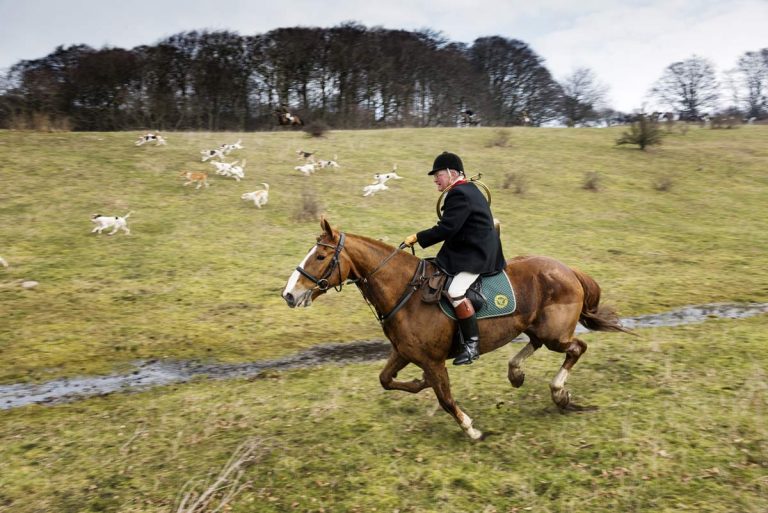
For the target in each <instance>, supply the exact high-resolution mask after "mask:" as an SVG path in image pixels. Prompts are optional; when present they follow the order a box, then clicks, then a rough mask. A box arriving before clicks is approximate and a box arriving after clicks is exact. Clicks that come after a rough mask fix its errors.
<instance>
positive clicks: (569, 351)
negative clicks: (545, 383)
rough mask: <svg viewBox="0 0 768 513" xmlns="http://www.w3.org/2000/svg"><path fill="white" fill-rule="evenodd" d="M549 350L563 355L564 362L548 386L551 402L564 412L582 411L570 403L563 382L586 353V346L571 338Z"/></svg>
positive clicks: (581, 341) (582, 342) (568, 393)
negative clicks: (567, 410) (568, 410)
mask: <svg viewBox="0 0 768 513" xmlns="http://www.w3.org/2000/svg"><path fill="white" fill-rule="evenodd" d="M547 347H548V348H549V349H552V350H553V351H558V352H561V353H562V352H564V353H565V361H564V362H563V365H562V367H560V370H559V371H557V374H555V377H554V378H553V379H552V382H551V383H550V384H549V391H550V392H551V394H552V401H554V403H555V404H556V405H557V406H558V408H560V409H562V410H565V409H570V410H580V409H583V408H581V407H578V406H576V405H574V404H572V403H571V393H570V392H569V391H568V390H567V389H566V388H565V381H566V380H567V379H568V375H569V374H570V373H571V368H573V366H574V365H576V362H577V361H579V358H581V355H583V354H584V353H585V352H586V351H587V344H586V343H585V342H584V341H583V340H581V339H578V338H575V337H574V338H572V339H570V340H569V341H568V342H565V343H561V344H559V345H558V346H557V347H550V346H549V345H547Z"/></svg>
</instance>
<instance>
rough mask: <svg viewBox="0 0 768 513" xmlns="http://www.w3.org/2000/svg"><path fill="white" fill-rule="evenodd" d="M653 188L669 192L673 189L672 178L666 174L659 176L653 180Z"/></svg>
mask: <svg viewBox="0 0 768 513" xmlns="http://www.w3.org/2000/svg"><path fill="white" fill-rule="evenodd" d="M653 188H654V189H655V190H657V191H659V192H667V191H669V190H670V189H672V179H671V178H669V177H666V176H665V177H664V178H659V179H658V180H656V181H655V182H653Z"/></svg>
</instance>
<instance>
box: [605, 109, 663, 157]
mask: <svg viewBox="0 0 768 513" xmlns="http://www.w3.org/2000/svg"><path fill="white" fill-rule="evenodd" d="M661 138H662V135H661V130H659V123H658V122H657V121H656V120H654V119H651V118H649V117H648V116H646V115H645V114H640V115H639V116H638V118H637V121H634V122H633V123H632V125H631V126H630V127H629V132H624V133H623V134H622V136H621V137H619V138H618V139H617V140H616V144H637V145H639V146H640V149H641V150H645V147H646V146H651V145H653V144H661Z"/></svg>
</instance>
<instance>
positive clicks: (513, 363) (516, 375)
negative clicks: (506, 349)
mask: <svg viewBox="0 0 768 513" xmlns="http://www.w3.org/2000/svg"><path fill="white" fill-rule="evenodd" d="M539 347H541V343H540V342H539V343H537V344H535V343H534V339H533V338H531V341H530V342H528V343H527V344H526V345H525V346H523V348H522V349H521V350H520V351H518V352H517V354H516V355H515V356H513V357H512V358H511V359H510V360H509V370H508V371H507V377H508V378H509V382H510V383H512V386H513V387H515V388H520V387H521V386H523V381H525V372H523V369H522V367H520V366H521V365H522V363H523V362H524V361H525V360H526V358H528V357H529V356H531V355H532V354H533V353H534V352H536V350H537V349H538V348H539Z"/></svg>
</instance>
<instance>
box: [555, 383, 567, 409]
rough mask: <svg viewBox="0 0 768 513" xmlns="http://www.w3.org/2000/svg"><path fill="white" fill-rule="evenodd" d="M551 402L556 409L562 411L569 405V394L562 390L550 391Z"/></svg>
mask: <svg viewBox="0 0 768 513" xmlns="http://www.w3.org/2000/svg"><path fill="white" fill-rule="evenodd" d="M552 401H553V402H554V403H555V404H556V405H557V407H558V408H560V409H561V410H564V409H566V408H567V407H568V405H569V404H570V403H571V393H570V392H569V391H568V390H566V389H564V388H559V389H557V390H552Z"/></svg>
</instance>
